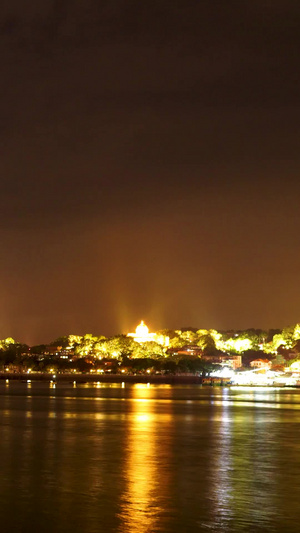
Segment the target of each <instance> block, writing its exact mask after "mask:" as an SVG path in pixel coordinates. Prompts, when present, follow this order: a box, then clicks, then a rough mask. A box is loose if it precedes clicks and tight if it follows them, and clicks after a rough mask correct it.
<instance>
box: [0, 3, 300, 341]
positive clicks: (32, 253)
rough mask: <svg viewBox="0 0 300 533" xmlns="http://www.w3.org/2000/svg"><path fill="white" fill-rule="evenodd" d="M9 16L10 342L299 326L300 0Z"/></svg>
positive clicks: (2, 269)
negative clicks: (144, 329)
mask: <svg viewBox="0 0 300 533" xmlns="http://www.w3.org/2000/svg"><path fill="white" fill-rule="evenodd" d="M0 17H1V20H0V57H1V78H0V80H1V82H0V83H1V100H0V135H1V145H0V146H1V159H0V161H1V195H0V201H1V210H0V213H1V233H0V234H1V256H0V257H1V261H0V283H1V290H0V338H1V339H2V338H5V337H7V336H12V337H13V338H15V339H16V340H19V341H23V342H27V343H29V344H33V343H38V342H49V341H51V340H53V339H55V338H56V337H58V336H60V335H65V334H69V333H77V334H84V333H94V334H95V335H100V334H104V335H107V336H108V335H111V334H115V333H119V332H127V331H130V330H133V328H135V326H136V325H137V323H138V322H139V320H140V319H141V318H143V319H144V320H145V321H146V322H147V323H148V325H149V327H150V329H151V330H157V329H160V328H180V327H183V326H194V327H198V328H216V329H230V328H235V329H242V328H250V327H261V328H271V327H284V326H287V325H288V324H294V323H296V322H297V321H299V320H300V289H299V282H300V233H299V229H300V210H299V194H300V179H299V176H300V174H299V171H300V142H299V140H300V107H299V104H300V87H299V85H300V84H299V80H300V74H299V57H300V31H299V28H300V4H299V2H298V1H296V0H295V1H289V0H249V1H241V0H239V1H226V2H225V1H224V0H222V1H218V0H215V1H212V0H208V1H206V0H203V1H202V0H172V1H169V0H142V1H141V0H102V1H101V0H85V1H84V2H83V1H82V0H72V1H71V0H43V1H42V2H41V1H40V0H32V1H31V2H30V3H27V2H23V1H21V0H3V1H2V2H1V15H0Z"/></svg>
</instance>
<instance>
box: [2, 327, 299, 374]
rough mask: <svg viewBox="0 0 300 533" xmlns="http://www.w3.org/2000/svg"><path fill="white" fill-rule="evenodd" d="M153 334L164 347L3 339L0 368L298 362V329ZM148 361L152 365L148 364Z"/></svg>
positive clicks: (117, 340) (86, 339) (105, 340)
mask: <svg viewBox="0 0 300 533" xmlns="http://www.w3.org/2000/svg"><path fill="white" fill-rule="evenodd" d="M156 335H157V338H158V339H165V340H166V339H169V342H168V344H167V345H165V343H164V342H161V343H160V342H153V341H151V342H145V343H143V344H140V343H138V342H136V341H135V340H134V339H133V338H132V337H127V335H114V336H112V337H105V336H103V335H100V336H94V335H92V334H86V335H67V336H63V337H59V338H58V339H55V340H54V341H52V342H51V343H50V344H48V345H46V344H41V345H37V346H27V345H25V344H22V343H19V342H16V341H15V340H14V339H12V338H10V337H9V338H6V339H4V340H2V341H0V366H1V367H3V366H5V365H8V364H16V365H24V366H26V365H27V366H30V367H32V368H34V369H41V370H42V369H45V368H48V367H49V365H50V366H51V365H52V366H53V364H54V363H55V366H56V367H57V368H58V367H59V368H64V369H68V368H69V369H72V368H74V367H76V368H78V367H79V366H81V367H82V368H90V367H94V368H95V370H97V365H100V367H101V365H102V363H103V362H105V360H107V361H110V364H111V365H112V367H113V366H114V365H115V366H116V365H118V368H120V367H121V366H122V365H123V364H124V362H127V366H128V365H129V366H130V367H131V368H134V366H135V365H138V364H141V363H138V361H143V366H144V369H146V370H147V365H148V362H146V361H145V359H148V360H149V364H150V363H151V365H152V366H151V368H152V367H153V368H154V367H155V365H158V367H159V369H162V368H163V365H167V367H168V365H169V367H170V369H171V368H172V365H173V367H174V365H177V367H178V365H179V364H181V362H180V361H183V363H182V365H183V366H185V368H188V367H189V366H191V365H192V364H194V363H193V362H192V361H194V360H195V357H194V358H193V357H192V358H191V357H187V355H188V351H189V349H192V350H193V353H195V354H196V355H197V357H196V359H199V358H201V357H204V356H205V357H206V359H207V358H209V357H218V356H222V355H224V356H231V355H241V356H242V360H243V364H244V365H245V366H247V365H248V364H249V362H250V361H251V360H253V359H256V358H269V359H272V358H274V357H276V356H277V357H279V356H281V357H282V360H283V361H289V360H294V359H297V358H298V357H300V356H299V354H300V325H299V324H296V325H295V326H291V327H288V328H285V329H283V330H279V329H277V330H274V329H271V330H267V331H266V330H261V329H247V330H242V331H241V330H238V331H237V330H230V331H217V330H214V329H210V330H206V329H197V328H181V329H180V330H170V329H165V330H160V331H157V332H156ZM134 360H136V361H137V362H135V361H134ZM153 361H155V362H156V363H155V364H152V362H153ZM128 362H129V363H128ZM202 364H204V363H203V362H202ZM88 365H90V366H88ZM100 367H99V368H100ZM167 367H166V368H167ZM170 371H171V370H170Z"/></svg>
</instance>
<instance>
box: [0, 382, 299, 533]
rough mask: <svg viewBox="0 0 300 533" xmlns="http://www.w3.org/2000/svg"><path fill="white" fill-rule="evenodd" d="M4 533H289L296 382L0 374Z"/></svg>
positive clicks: (294, 492) (295, 474)
mask: <svg viewBox="0 0 300 533" xmlns="http://www.w3.org/2000/svg"><path fill="white" fill-rule="evenodd" d="M0 431H1V435H0V529H1V532H2V533H5V532H23V531H24V532H31V531H32V532H51V533H53V532H54V533H56V532H68V531H70V532H74V533H76V532H80V533H85V532H104V533H110V532H119V533H121V532H124V533H126V532H128V533H144V532H156V531H157V532H170V533H171V532H172V533H177V532H188V533H192V532H194V531H200V532H201V531H203V532H207V531H211V532H222V533H223V532H225V533H226V532H247V533H248V532H252V531H253V532H259V531H266V532H273V531H274V532H298V531H299V530H300V390H279V389H245V388H244V389H237V388H236V389H221V388H218V389H217V388H215V389H212V388H204V387H203V388H201V386H169V385H165V386H163V385H158V386H155V385H154V386H153V385H152V386H150V387H149V386H148V387H147V386H146V385H126V387H124V386H123V387H122V386H121V385H111V384H110V385H108V384H106V385H101V386H100V385H98V386H97V385H96V384H95V385H93V384H89V385H79V386H77V387H74V386H73V385H72V384H58V385H56V387H55V386H53V385H52V384H47V383H38V382H33V383H31V384H30V383H28V384H27V383H17V382H16V383H12V382H10V384H5V382H0Z"/></svg>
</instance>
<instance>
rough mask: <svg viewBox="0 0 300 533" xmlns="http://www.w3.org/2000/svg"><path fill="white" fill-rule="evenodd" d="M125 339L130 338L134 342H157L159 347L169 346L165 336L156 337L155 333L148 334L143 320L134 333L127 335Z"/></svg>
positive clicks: (167, 338)
mask: <svg viewBox="0 0 300 533" xmlns="http://www.w3.org/2000/svg"><path fill="white" fill-rule="evenodd" d="M127 337H132V338H133V339H134V340H135V341H136V342H139V343H143V342H157V344H160V345H161V346H169V341H170V339H169V337H166V336H165V335H157V334H156V333H149V328H148V326H146V324H145V323H144V321H143V320H141V323H140V324H139V325H138V326H137V328H136V330H135V333H127Z"/></svg>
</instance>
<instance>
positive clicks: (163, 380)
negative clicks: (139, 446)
mask: <svg viewBox="0 0 300 533" xmlns="http://www.w3.org/2000/svg"><path fill="white" fill-rule="evenodd" d="M6 380H10V381H26V382H27V381H49V382H50V381H52V382H56V383H59V382H61V383H66V382H69V383H70V382H71V383H73V382H76V383H97V382H100V383H152V384H156V383H157V384H166V385H176V384H182V385H202V384H203V381H205V383H206V384H207V385H215V386H228V385H229V382H228V380H220V379H214V378H212V379H211V378H202V377H201V376H194V375H171V374H168V375H148V374H137V375H130V374H104V375H103V374H100V375H99V374H96V375H95V374H79V373H68V374H49V373H46V372H45V373H43V372H41V373H40V372H30V374H28V373H26V372H0V381H6ZM208 381H210V383H207V382H208Z"/></svg>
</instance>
